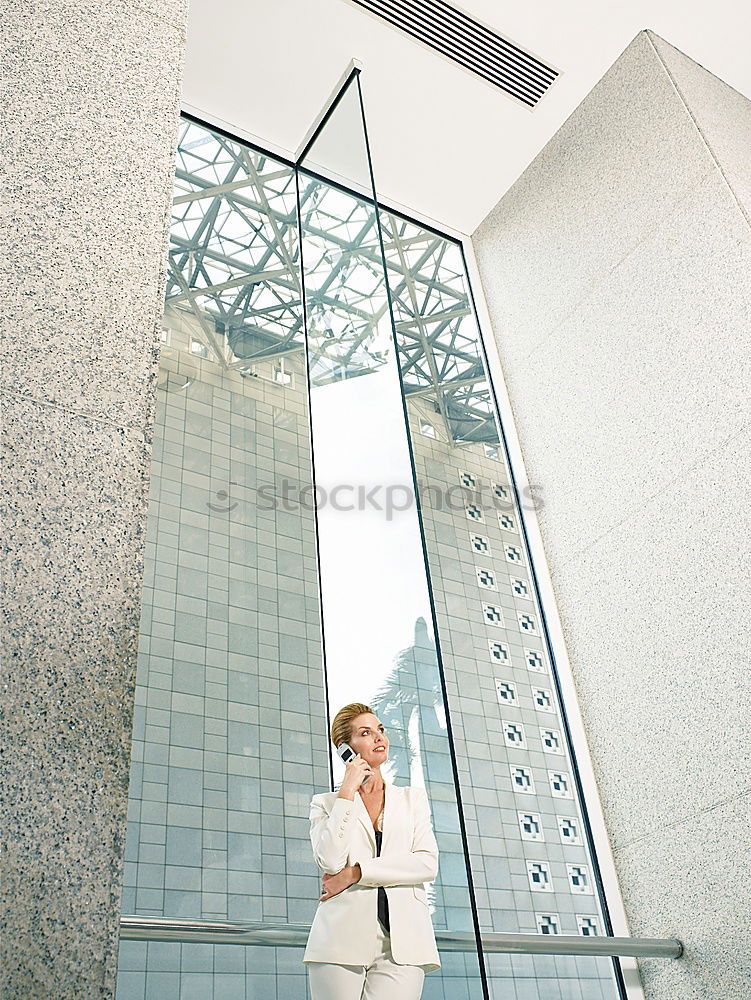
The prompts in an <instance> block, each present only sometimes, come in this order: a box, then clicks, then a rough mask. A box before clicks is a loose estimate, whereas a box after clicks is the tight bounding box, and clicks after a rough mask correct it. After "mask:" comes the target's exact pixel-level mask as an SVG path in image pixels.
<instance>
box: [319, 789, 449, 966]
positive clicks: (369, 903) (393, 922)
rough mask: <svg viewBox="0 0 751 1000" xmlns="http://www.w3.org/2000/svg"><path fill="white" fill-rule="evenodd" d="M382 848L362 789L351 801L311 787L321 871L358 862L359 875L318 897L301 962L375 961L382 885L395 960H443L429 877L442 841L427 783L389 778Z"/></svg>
mask: <svg viewBox="0 0 751 1000" xmlns="http://www.w3.org/2000/svg"><path fill="white" fill-rule="evenodd" d="M384 795H385V802H384V808H383V841H382V845H381V856H380V857H376V842H375V833H374V830H373V823H372V821H371V819H370V816H369V815H368V810H367V809H366V808H365V803H364V802H363V801H362V799H361V798H360V795H359V794H356V795H355V799H354V802H352V801H350V800H349V799H340V798H339V797H338V793H337V792H324V793H323V794H321V795H314V796H313V800H312V802H311V803H310V840H311V843H312V845H313V856H314V857H315V860H316V864H317V865H318V867H319V868H320V869H322V871H324V872H328V873H329V874H331V875H335V874H336V873H337V872H340V871H341V870H342V868H346V867H347V866H348V865H355V864H359V865H360V868H361V870H362V878H361V879H360V881H359V882H357V883H356V884H355V885H351V886H349V888H347V889H345V890H344V892H340V893H339V894H338V895H337V896H332V897H331V899H327V900H323V901H322V902H320V903H319V904H318V909H317V910H316V915H315V917H314V918H313V924H312V926H311V928H310V935H309V936H308V945H307V947H306V949H305V955H304V956H303V962H333V963H336V964H337V965H370V964H371V963H372V961H373V959H374V957H375V952H376V932H377V928H378V892H377V890H378V886H384V887H385V888H386V896H387V898H388V901H389V923H390V926H391V954H392V956H393V959H394V961H395V962H396V963H397V964H398V965H420V966H422V967H423V969H424V971H425V972H432V971H433V970H434V969H439V968H440V966H441V962H440V959H439V958H438V950H437V948H436V944H435V934H434V933H433V922H432V921H431V919H430V909H429V907H428V900H427V894H426V892H425V882H432V881H433V879H435V877H436V874H437V873H438V845H437V844H436V841H435V836H434V835H433V828H432V826H431V822H430V807H429V806H428V797H427V795H426V794H425V789H424V788H417V787H415V788H411V787H397V786H396V785H389V784H386V787H385V790H384Z"/></svg>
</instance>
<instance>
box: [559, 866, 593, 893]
mask: <svg viewBox="0 0 751 1000" xmlns="http://www.w3.org/2000/svg"><path fill="white" fill-rule="evenodd" d="M566 871H567V873H568V881H569V886H570V888H571V891H572V892H574V893H577V894H581V895H585V896H592V895H593V892H592V886H591V884H590V881H589V869H588V868H587V866H586V865H566Z"/></svg>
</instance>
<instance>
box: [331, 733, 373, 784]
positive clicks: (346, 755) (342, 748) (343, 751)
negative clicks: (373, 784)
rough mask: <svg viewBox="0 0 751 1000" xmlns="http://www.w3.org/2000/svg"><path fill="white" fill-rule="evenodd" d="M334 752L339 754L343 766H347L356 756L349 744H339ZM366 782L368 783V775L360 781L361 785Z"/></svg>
mask: <svg viewBox="0 0 751 1000" xmlns="http://www.w3.org/2000/svg"><path fill="white" fill-rule="evenodd" d="M336 752H337V753H338V754H339V756H340V757H341V758H342V760H343V761H344V763H345V764H349V762H350V761H351V760H352V758H353V757H356V756H357V754H356V753H355V751H354V750H353V749H352V747H351V746H350V745H349V743H340V744H339V746H338V747H337V748H336ZM366 781H370V775H369V774H368V775H366V776H365V777H364V778H363V780H362V783H363V785H364V784H365V782H366Z"/></svg>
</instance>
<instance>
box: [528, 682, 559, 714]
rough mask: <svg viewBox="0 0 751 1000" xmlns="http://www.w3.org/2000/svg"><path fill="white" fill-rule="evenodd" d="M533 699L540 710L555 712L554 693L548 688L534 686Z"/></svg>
mask: <svg viewBox="0 0 751 1000" xmlns="http://www.w3.org/2000/svg"><path fill="white" fill-rule="evenodd" d="M532 701H533V702H534V705H535V708H536V709H537V711H538V712H553V713H555V705H554V704H553V693H552V692H551V691H548V689H547V688H534V687H533V688H532Z"/></svg>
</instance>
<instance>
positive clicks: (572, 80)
mask: <svg viewBox="0 0 751 1000" xmlns="http://www.w3.org/2000/svg"><path fill="white" fill-rule="evenodd" d="M456 6H461V7H462V8H463V9H464V10H465V11H467V12H468V13H470V14H472V15H473V16H474V17H475V18H476V19H477V20H479V21H483V22H484V23H485V24H487V25H489V26H490V27H492V28H494V29H495V30H496V31H498V32H499V33H500V34H502V35H504V36H505V37H506V38H509V39H511V40H512V41H514V42H516V43H517V44H518V45H520V46H522V47H523V48H525V49H527V50H528V51H530V52H532V53H534V54H535V55H537V56H539V57H540V58H541V59H542V60H543V61H544V62H547V63H548V64H549V65H552V66H554V67H556V68H557V69H559V70H560V71H561V76H560V77H559V79H558V80H556V82H555V83H554V84H553V86H552V87H551V88H550V91H549V92H548V94H547V95H546V96H545V97H544V98H543V99H542V101H541V102H540V104H539V105H538V106H537V108H535V109H534V110H533V111H530V110H529V109H528V108H526V107H524V106H522V105H521V104H519V102H517V101H515V100H514V99H513V98H510V97H508V96H506V95H505V94H504V93H503V92H501V91H500V90H498V89H497V88H495V87H493V86H491V85H490V84H488V83H485V82H484V81H483V80H481V79H480V78H479V77H476V76H474V75H473V74H471V73H469V72H468V71H466V70H463V69H462V68H461V67H459V66H458V65H456V64H454V63H452V62H450V61H449V60H448V59H444V58H443V57H442V56H440V55H439V54H438V53H436V52H434V51H433V50H431V49H429V48H427V47H425V46H423V45H421V44H420V43H419V42H417V41H414V40H413V39H411V38H409V37H408V36H407V35H404V34H403V33H402V32H400V31H399V30H398V29H396V28H392V27H390V26H389V25H387V24H386V23H385V22H383V21H381V20H380V19H378V18H376V17H374V16H373V15H371V14H368V13H367V12H366V11H364V10H363V9H362V8H360V7H357V6H356V5H355V4H354V3H352V0H191V3H190V21H189V28H188V50H187V58H186V66H185V76H184V87H183V99H184V102H185V103H186V104H187V105H190V106H191V107H192V108H193V109H195V110H197V111H198V112H203V113H204V114H205V115H206V116H207V117H209V118H210V119H211V120H214V121H216V120H217V119H221V120H223V121H224V122H225V123H227V125H228V126H229V127H230V128H235V129H237V130H240V131H241V132H243V133H245V134H250V135H252V136H255V137H256V138H257V139H258V141H260V142H261V143H263V144H265V145H266V146H267V147H268V148H269V149H271V150H277V151H280V152H286V154H287V155H291V154H292V153H293V152H294V150H295V149H296V148H297V146H298V144H299V143H300V141H301V139H302V138H303V136H304V135H305V133H306V131H307V130H308V127H309V125H310V123H311V122H312V120H313V119H315V118H316V116H317V115H318V113H319V111H320V109H321V106H322V105H323V103H324V102H325V101H326V100H327V99H328V98H329V96H330V93H331V91H332V88H333V87H334V86H335V85H336V83H337V81H338V80H339V78H340V76H341V75H342V73H343V71H344V70H345V68H346V66H347V64H348V63H349V61H350V60H351V59H352V58H356V59H358V60H360V61H361V62H362V63H363V77H362V82H363V89H364V95H365V101H366V115H367V121H368V129H369V134H370V141H371V147H372V152H373V162H374V169H375V176H376V186H377V188H378V195H379V198H380V199H381V200H383V201H385V202H387V203H389V204H392V205H394V206H395V207H402V208H405V209H407V210H409V211H411V212H413V213H415V214H416V215H419V216H420V217H422V218H424V219H426V220H433V221H434V222H435V223H436V224H437V225H439V227H440V226H442V227H444V228H450V229H454V230H456V231H458V232H460V233H472V232H473V231H474V230H475V228H476V227H477V226H478V225H479V223H480V222H481V221H482V219H483V218H484V217H485V216H486V215H487V213H488V212H489V211H490V210H491V209H492V208H493V206H494V205H495V204H496V202H497V201H498V200H499V199H500V198H501V197H502V195H503V194H504V193H505V191H506V190H508V188H509V187H510V186H511V184H513V182H514V181H515V180H516V178H517V177H518V176H519V175H520V174H521V173H522V171H523V170H524V169H525V167H526V166H527V165H528V164H529V163H530V162H531V160H533V159H534V157H535V156H536V154H537V153H538V152H539V151H540V149H542V147H543V146H544V145H545V144H546V143H547V141H548V140H549V139H550V137H551V136H552V135H553V134H554V132H555V131H556V130H557V129H558V128H559V127H560V126H561V124H562V123H563V122H564V121H565V119H566V118H567V117H568V116H569V115H570V114H571V112H572V111H573V110H574V108H576V106H577V105H578V104H579V103H580V102H581V100H582V99H583V98H584V97H585V96H586V95H587V94H588V93H589V91H590V90H591V89H592V87H593V86H594V85H595V84H596V83H597V81H598V80H599V79H600V78H601V77H602V75H603V74H604V73H605V71H606V70H607V69H608V67H609V66H610V65H612V63H613V62H614V61H615V60H616V59H617V58H618V56H619V55H620V54H621V52H622V51H623V50H624V49H625V48H626V46H627V45H628V44H629V42H630V41H631V40H632V38H633V37H634V35H636V34H637V32H639V31H640V30H642V29H643V28H651V29H652V30H654V31H656V32H657V34H658V35H661V36H662V37H663V38H665V39H666V40H667V41H669V42H671V43H672V44H673V45H675V46H676V47H677V48H679V49H681V50H682V51H683V52H685V53H686V54H687V55H689V56H691V58H692V59H695V60H696V61H697V62H699V63H701V64H702V65H703V66H705V67H706V68H707V69H709V70H711V71H712V72H713V73H715V74H716V75H717V76H719V77H721V78H722V79H723V80H725V81H726V82H727V83H729V84H730V85H731V86H733V87H735V88H736V89H737V90H740V91H741V92H742V93H744V94H745V95H746V96H747V97H751V58H749V48H748V42H749V38H751V4H750V3H748V2H747V0H713V2H712V3H707V2H706V0H703V2H699V0H651V2H650V0H622V2H619V3H616V2H612V0H611V2H610V3H603V2H602V0H572V2H570V3H567V4H563V3H561V2H560V0H557V2H556V0H538V2H537V3H534V4H533V3H526V4H519V3H516V4H511V3H498V2H497V0H462V2H461V3H459V4H456Z"/></svg>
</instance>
